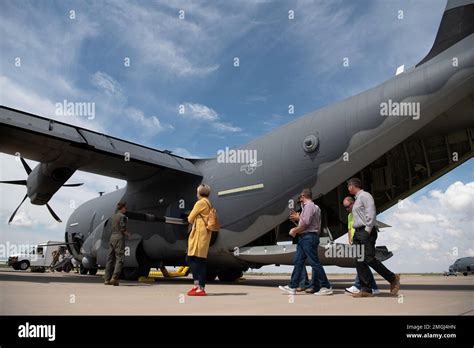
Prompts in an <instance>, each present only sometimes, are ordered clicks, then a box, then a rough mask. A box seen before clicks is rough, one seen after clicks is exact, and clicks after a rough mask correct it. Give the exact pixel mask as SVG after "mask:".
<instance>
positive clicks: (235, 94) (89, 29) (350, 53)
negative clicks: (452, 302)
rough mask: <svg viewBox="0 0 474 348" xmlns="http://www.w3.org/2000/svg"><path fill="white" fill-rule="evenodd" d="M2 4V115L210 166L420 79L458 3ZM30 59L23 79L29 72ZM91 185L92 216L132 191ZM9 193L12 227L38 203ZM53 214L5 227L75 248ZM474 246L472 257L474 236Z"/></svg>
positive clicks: (1, 208) (57, 201) (15, 169)
mask: <svg viewBox="0 0 474 348" xmlns="http://www.w3.org/2000/svg"><path fill="white" fill-rule="evenodd" d="M1 3H2V11H1V13H0V31H1V38H0V50H1V52H2V54H1V57H0V64H1V66H0V87H1V94H0V101H1V103H2V104H4V105H7V106H11V107H15V108H19V109H22V110H25V111H29V112H32V113H36V114H39V115H42V116H45V117H51V118H55V119H58V120H60V121H63V122H67V123H73V124H77V125H80V126H82V127H85V128H89V129H93V130H97V131H100V132H104V133H106V134H110V135H113V136H116V137H119V138H124V139H127V140H130V141H133V142H137V143H140V144H144V145H148V146H152V147H156V148H159V149H169V150H172V151H174V152H175V153H177V154H180V155H183V156H186V157H206V156H215V154H216V152H217V151H218V150H219V149H223V148H225V147H226V146H229V147H233V146H238V145H242V144H245V143H247V142H249V141H250V140H252V139H253V138H255V137H256V136H259V135H262V134H265V133H267V132H268V131H270V130H271V129H274V128H275V127H278V126H280V125H283V124H285V123H288V122H289V121H291V120H293V119H294V118H296V117H299V116H302V115H304V114H305V113H307V112H310V111H313V110H316V109H318V108H320V107H322V106H325V105H328V104H331V103H333V102H336V101H338V100H342V99H344V98H346V97H349V96H351V95H354V94H357V93H359V92H362V91H364V90H366V89H367V88H370V87H373V86H375V85H377V84H379V83H381V82H383V81H385V80H387V79H389V78H390V77H392V76H393V75H394V73H395V70H396V68H397V67H398V66H400V65H402V64H404V65H405V67H406V68H408V67H410V66H413V65H414V64H416V63H417V62H418V61H419V60H421V59H422V58H423V57H424V55H425V54H426V53H427V52H428V51H429V49H430V47H431V45H432V42H433V40H434V38H435V35H436V31H437V28H438V25H439V22H440V19H441V16H442V13H443V10H444V7H445V3H446V2H445V0H426V1H423V0H419V1H409V0H403V1H402V0H390V1H357V2H356V1H336V0H334V1H309V0H306V1H232V2H231V1H213V2H204V1H191V2H189V1H186V2H185V1H153V2H152V1H135V2H125V1H109V2H108V1H100V2H99V1H94V2H92V1H91V2H87V1H84V2H76V1H48V2H46V1H44V2H37V1H21V2H15V1H5V0H2V1H1ZM181 10H182V11H184V19H180V18H179V15H180V11H181ZM71 11H74V12H71ZM289 11H294V19H293V20H290V19H289V18H288V16H289ZM399 11H403V18H402V19H400V18H399V16H400V12H399ZM72 15H74V18H71V17H72ZM17 58H20V60H21V66H15V62H16V59H17ZM126 58H129V59H130V66H125V65H124V60H125V59H126ZM234 58H239V60H240V61H239V63H240V66H238V67H235V66H234ZM344 58H348V59H349V66H348V67H344V66H343V59H344ZM63 100H67V101H72V102H94V103H95V105H96V116H95V118H94V119H93V120H89V119H87V118H85V117H83V116H56V115H55V104H56V103H58V102H62V101H63ZM180 105H183V106H184V107H185V113H184V114H180V113H179V111H178V110H179V106H180ZM289 105H294V109H295V112H294V114H289V113H288V106H289ZM0 156H1V157H0V161H1V165H2V167H1V172H0V178H1V179H10V178H14V179H17V178H23V173H22V169H21V168H20V167H19V166H18V163H15V164H12V162H13V160H12V158H11V157H10V156H6V155H0ZM472 171H473V164H472V161H471V162H470V163H468V164H466V165H464V166H463V167H461V168H460V169H458V170H456V171H455V172H452V173H450V174H449V175H447V176H445V177H443V178H441V179H440V180H438V181H437V182H436V183H434V184H432V185H430V186H429V188H425V189H424V190H422V191H420V192H418V193H417V194H415V195H414V196H412V197H411V198H410V200H413V202H415V203H416V202H417V200H419V199H422V197H427V199H435V198H433V197H432V196H430V192H431V191H433V190H435V191H436V190H439V191H442V192H443V193H446V192H447V190H448V189H449V187H450V186H451V185H452V184H454V183H455V182H457V181H460V182H462V183H463V185H468V183H469V182H472V181H473V176H472ZM92 178H93V179H92ZM79 179H81V180H84V181H85V182H86V185H85V187H83V188H80V189H77V190H76V191H74V196H75V197H76V200H77V201H78V202H79V203H80V202H84V201H86V200H87V199H90V198H92V197H94V196H95V195H96V193H97V191H102V190H105V191H108V190H111V189H114V187H115V185H119V186H123V185H124V183H123V182H120V181H117V180H112V179H107V178H102V177H97V176H92V175H89V174H84V173H77V174H75V180H79ZM464 188H465V187H464V186H463V187H462V189H464ZM0 189H1V190H2V191H1V192H2V200H1V201H0V218H1V219H2V221H3V220H6V219H8V216H9V215H10V213H11V211H12V210H13V209H14V208H15V207H16V204H17V202H16V201H15V200H10V199H8V200H7V199H6V198H5V197H18V200H20V199H21V197H22V194H24V193H22V192H23V191H21V188H5V187H3V188H0ZM458 189H459V188H458ZM69 192H70V191H69ZM70 195H71V194H70V193H67V192H66V193H64V191H63V190H61V191H60V192H58V194H57V195H56V196H55V197H54V198H53V201H52V205H56V206H58V209H59V210H60V211H61V213H62V217H63V220H65V219H66V216H67V215H68V214H70V210H68V209H69V208H68V207H67V206H68V204H67V202H69V198H70ZM420 197H421V198H420ZM467 204H468V205H469V204H470V203H469V202H467ZM63 205H66V208H64V207H63ZM42 208H44V207H32V206H31V205H29V204H25V206H24V207H23V208H22V209H21V210H20V213H19V218H21V219H24V220H23V224H22V223H19V224H17V225H14V226H10V227H5V226H4V227H1V231H2V235H3V240H16V241H20V240H25V241H26V240H27V239H28V242H30V241H31V240H32V239H35V241H42V240H44V239H45V237H46V236H48V238H46V239H52V238H53V236H57V237H55V238H54V239H57V238H59V239H61V238H62V237H61V236H62V234H63V230H64V227H63V226H61V225H59V226H57V225H52V224H51V222H47V221H45V219H47V218H49V216H48V214H44V209H42ZM420 209H421V208H420ZM386 214H387V215H388V214H392V215H390V216H388V217H387V219H388V220H390V219H391V218H390V217H391V216H393V214H394V212H392V213H390V211H389V212H387V213H386ZM33 221H36V223H35V224H34V225H35V229H36V231H35V232H34V233H33V232H32V227H31V226H32V222H33ZM470 224H471V227H472V219H471V220H470ZM471 232H472V229H471ZM22 233H24V234H22ZM466 233H467V230H466ZM422 238H424V237H422ZM470 238H471V239H470V242H469V243H471V242H472V233H471V234H470ZM381 239H382V237H381ZM0 242H3V241H0ZM399 244H400V243H399ZM470 247H471V248H472V243H471V245H470ZM402 249H403V248H402ZM469 250H470V249H469V247H467V248H466V251H465V252H469ZM443 262H444V261H443ZM402 266H403V267H407V269H412V268H413V267H409V266H408V265H407V266H405V265H402ZM439 267H440V265H436V267H435V266H433V267H425V266H423V267H421V268H420V271H422V270H430V269H433V270H434V269H435V268H436V269H438V268H439ZM446 267H447V266H446ZM446 267H444V268H446Z"/></svg>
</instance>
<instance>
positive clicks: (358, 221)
mask: <svg viewBox="0 0 474 348" xmlns="http://www.w3.org/2000/svg"><path fill="white" fill-rule="evenodd" d="M347 189H348V190H349V192H350V194H352V195H355V202H354V205H353V207H352V216H353V219H354V228H355V233H354V239H353V243H354V244H355V245H360V246H362V248H361V250H360V251H361V252H362V257H358V258H357V262H356V269H357V274H358V276H359V279H360V284H361V291H360V292H359V293H357V294H353V295H352V296H353V297H372V296H373V294H372V287H371V286H370V282H371V279H370V273H371V270H370V267H372V268H373V269H374V270H375V271H376V272H377V273H378V274H380V275H381V276H382V277H383V278H384V279H385V280H386V281H388V282H389V283H390V293H391V294H392V295H396V294H397V293H398V290H399V289H400V275H396V274H394V273H392V272H391V271H389V270H388V269H387V267H385V266H384V265H383V264H382V263H381V262H380V261H379V260H377V259H376V258H375V241H376V240H377V227H376V226H375V218H376V215H377V212H376V210H375V202H374V198H373V197H372V195H371V194H370V193H368V192H366V191H364V190H363V189H362V182H361V181H360V180H359V179H357V178H352V179H350V180H349V181H348V182H347ZM369 266H370V267H369Z"/></svg>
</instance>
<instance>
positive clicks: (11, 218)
mask: <svg viewBox="0 0 474 348" xmlns="http://www.w3.org/2000/svg"><path fill="white" fill-rule="evenodd" d="M26 197H28V195H25V197H23V200H22V201H21V203H20V204H18V207H16V209H15V211H14V212H13V214H12V216H10V219H9V220H8V224H9V225H10V222H12V220H13V218H14V217H15V215H16V212H17V211H18V209H20V207H21V205H22V204H23V202H24V201H25V199H26Z"/></svg>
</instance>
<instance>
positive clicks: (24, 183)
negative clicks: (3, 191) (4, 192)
mask: <svg viewBox="0 0 474 348" xmlns="http://www.w3.org/2000/svg"><path fill="white" fill-rule="evenodd" d="M0 184H11V185H24V186H26V180H7V181H0Z"/></svg>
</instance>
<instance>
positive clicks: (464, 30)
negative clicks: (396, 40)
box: [416, 0, 474, 66]
mask: <svg viewBox="0 0 474 348" xmlns="http://www.w3.org/2000/svg"><path fill="white" fill-rule="evenodd" d="M473 33H474V0H448V3H447V5H446V9H445V10H444V13H443V17H442V19H441V23H440V25H439V28H438V33H437V34H436V39H435V41H434V43H433V47H431V50H430V51H429V52H428V54H427V55H426V57H425V58H423V59H422V60H421V61H420V62H419V63H418V64H417V65H416V66H420V65H421V64H423V63H426V62H427V61H429V60H430V59H431V58H433V57H436V56H437V55H438V54H440V53H441V52H443V51H445V50H446V49H448V48H449V47H451V46H453V45H454V44H455V43H457V42H459V41H461V40H462V39H464V38H465V37H467V36H469V35H471V34H473Z"/></svg>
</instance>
